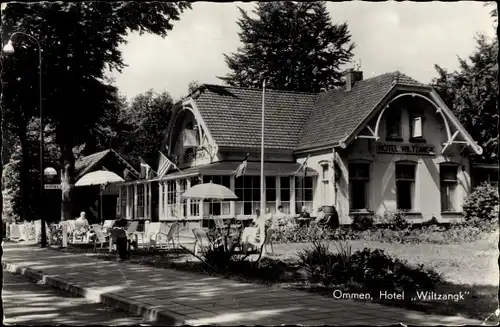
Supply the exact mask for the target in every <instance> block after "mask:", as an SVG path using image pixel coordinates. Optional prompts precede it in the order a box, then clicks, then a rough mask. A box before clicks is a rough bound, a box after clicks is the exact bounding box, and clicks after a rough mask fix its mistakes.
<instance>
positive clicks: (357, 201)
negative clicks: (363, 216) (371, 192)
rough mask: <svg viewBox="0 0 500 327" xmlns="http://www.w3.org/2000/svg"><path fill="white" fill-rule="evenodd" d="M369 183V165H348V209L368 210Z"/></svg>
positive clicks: (362, 163) (361, 163)
mask: <svg viewBox="0 0 500 327" xmlns="http://www.w3.org/2000/svg"><path fill="white" fill-rule="evenodd" d="M369 182H370V164H369V163H364V162H360V163H358V162H356V163H349V207H350V209H351V210H369V205H368V186H369Z"/></svg>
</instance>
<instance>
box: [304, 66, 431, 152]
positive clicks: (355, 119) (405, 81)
mask: <svg viewBox="0 0 500 327" xmlns="http://www.w3.org/2000/svg"><path fill="white" fill-rule="evenodd" d="M395 85H409V86H424V85H423V84H422V83H419V82H418V81H416V80H414V79H412V78H411V77H408V76H406V75H404V74H402V73H400V72H399V71H396V72H393V73H386V74H382V75H379V76H376V77H372V78H368V79H365V80H362V81H359V82H357V83H356V84H355V85H354V86H353V87H352V89H351V90H350V91H346V90H331V91H327V92H324V93H322V94H320V96H319V98H318V100H317V101H316V103H315V104H314V110H312V113H311V115H310V116H309V117H308V121H307V123H306V124H305V125H304V129H303V130H302V133H301V136H300V139H299V142H298V143H297V146H296V150H301V149H307V148H310V147H316V146H321V145H325V144H334V143H338V142H340V141H341V140H343V138H345V137H347V136H348V135H350V133H352V132H353V131H354V129H355V128H356V127H357V126H358V125H359V123H361V122H362V121H363V120H364V118H365V117H366V116H367V115H368V114H369V113H370V112H371V111H372V110H373V109H374V108H375V107H376V106H377V104H378V103H379V102H380V101H381V100H382V99H383V98H384V96H385V95H386V94H387V93H388V92H389V91H390V90H391V89H392V88H393V87H394V86H395Z"/></svg>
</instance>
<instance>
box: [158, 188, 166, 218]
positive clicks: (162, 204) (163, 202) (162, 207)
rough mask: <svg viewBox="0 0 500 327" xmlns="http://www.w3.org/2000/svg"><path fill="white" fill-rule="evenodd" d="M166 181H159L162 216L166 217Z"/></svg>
mask: <svg viewBox="0 0 500 327" xmlns="http://www.w3.org/2000/svg"><path fill="white" fill-rule="evenodd" d="M165 189H166V187H165V183H163V182H159V183H158V193H159V197H160V199H161V201H160V217H165Z"/></svg>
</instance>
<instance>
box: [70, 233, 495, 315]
mask: <svg viewBox="0 0 500 327" xmlns="http://www.w3.org/2000/svg"><path fill="white" fill-rule="evenodd" d="M181 240H182V243H185V246H186V247H187V248H188V249H192V243H191V242H192V237H190V236H189V235H181ZM189 243H190V244H189ZM349 244H350V245H351V246H352V250H353V252H354V251H356V250H362V249H363V248H365V247H368V248H372V249H375V248H379V249H383V250H384V251H385V252H386V253H387V254H389V255H390V256H393V257H397V258H399V259H405V260H407V261H408V262H409V263H411V264H423V265H425V266H426V267H428V268H433V269H434V270H436V271H437V272H438V273H440V274H442V276H443V277H444V278H445V281H446V282H445V283H444V284H441V285H438V287H437V288H436V290H435V291H436V292H438V293H453V294H456V293H459V292H460V291H461V292H465V294H466V296H465V300H463V301H456V302H454V301H416V302H413V303H412V304H411V306H412V308H413V309H417V310H421V311H426V312H429V313H435V314H448V315H456V314H460V315H463V316H465V317H469V318H475V319H485V318H486V317H487V316H488V315H489V314H490V313H491V312H493V311H494V310H495V309H496V308H497V306H498V284H499V278H498V276H499V267H498V264H497V262H498V261H497V260H498V248H497V247H498V235H495V234H492V235H490V236H489V237H487V238H485V239H483V240H480V241H476V242H474V243H464V244H461V245H456V244H453V245H450V244H444V245H440V244H389V243H381V242H368V241H359V240H354V241H349ZM310 245H311V244H310V243H291V244H276V245H274V246H273V247H274V254H273V255H271V256H270V257H271V258H273V259H279V260H282V261H285V262H286V263H287V268H286V269H287V270H286V272H285V275H284V276H283V277H282V278H281V279H280V280H279V281H273V282H271V283H273V284H278V285H281V286H283V287H287V288H288V287H293V288H298V289H302V290H305V291H314V292H319V293H323V294H325V296H331V290H328V289H324V288H321V287H319V288H317V287H314V288H313V287H312V286H311V285H309V284H308V283H307V281H306V278H305V275H304V274H303V272H302V270H301V269H299V267H298V265H297V257H296V253H297V251H299V250H301V249H304V248H306V247H308V246H310ZM269 250H270V249H269ZM330 250H331V251H335V250H336V248H335V242H331V243H330ZM64 251H78V252H81V251H85V252H90V251H89V248H88V247H87V248H86V249H85V247H84V246H83V247H81V246H78V247H77V246H70V247H69V248H68V249H66V250H64ZM104 251H105V252H101V251H100V254H98V255H97V257H98V258H100V259H104V260H114V259H115V258H116V255H114V254H110V253H108V252H107V250H104ZM92 255H95V254H92ZM130 261H131V263H137V264H146V265H152V266H155V267H163V268H173V269H185V270H189V271H195V272H200V271H202V269H201V266H200V263H199V262H197V261H198V260H197V259H195V258H194V257H193V256H192V255H190V254H187V253H181V254H179V255H176V254H173V253H167V252H163V251H161V252H157V253H154V254H151V253H145V252H142V251H139V252H136V253H133V254H132V258H131V260H130ZM222 277H227V278H233V279H238V280H243V281H249V282H263V281H262V280H258V279H256V278H251V277H250V276H248V275H247V274H246V273H245V274H235V273H231V274H230V275H229V274H227V275H223V276H222ZM264 282H265V281H264ZM467 292H468V293H467ZM388 304H389V305H404V303H388Z"/></svg>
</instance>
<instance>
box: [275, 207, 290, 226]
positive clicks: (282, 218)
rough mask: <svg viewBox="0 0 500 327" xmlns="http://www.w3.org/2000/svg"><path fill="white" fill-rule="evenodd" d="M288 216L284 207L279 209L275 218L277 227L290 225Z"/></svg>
mask: <svg viewBox="0 0 500 327" xmlns="http://www.w3.org/2000/svg"><path fill="white" fill-rule="evenodd" d="M288 218H289V217H288V215H287V214H286V213H285V210H284V208H283V206H282V205H280V206H279V207H278V213H277V214H276V216H275V219H276V224H277V226H286V225H287V224H288V223H289V219H288Z"/></svg>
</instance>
